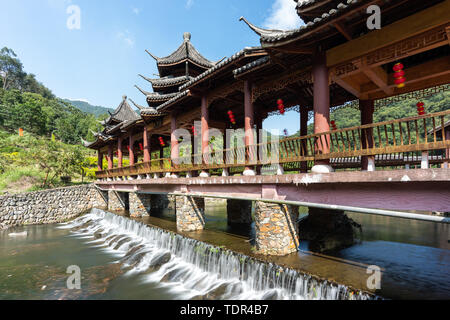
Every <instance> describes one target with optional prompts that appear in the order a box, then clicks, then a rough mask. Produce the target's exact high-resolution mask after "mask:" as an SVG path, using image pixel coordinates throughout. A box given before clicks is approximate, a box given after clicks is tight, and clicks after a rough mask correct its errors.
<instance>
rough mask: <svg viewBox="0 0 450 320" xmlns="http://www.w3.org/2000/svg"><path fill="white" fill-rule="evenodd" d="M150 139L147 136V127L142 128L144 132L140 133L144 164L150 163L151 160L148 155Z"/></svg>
mask: <svg viewBox="0 0 450 320" xmlns="http://www.w3.org/2000/svg"><path fill="white" fill-rule="evenodd" d="M150 138H151V136H149V134H148V130H147V127H144V131H143V133H142V140H143V144H144V146H143V147H144V162H150V160H151V155H150V147H151V146H150Z"/></svg>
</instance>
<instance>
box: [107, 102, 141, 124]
mask: <svg viewBox="0 0 450 320" xmlns="http://www.w3.org/2000/svg"><path fill="white" fill-rule="evenodd" d="M138 119H140V116H139V115H138V114H137V113H136V112H135V111H134V110H133V109H132V108H131V107H130V105H129V104H128V103H127V97H126V96H123V99H122V102H121V103H120V105H119V106H118V107H117V109H116V110H115V111H114V112H112V113H110V117H109V118H108V119H107V120H106V121H105V125H106V124H109V123H111V121H112V120H115V121H117V122H123V121H126V120H138Z"/></svg>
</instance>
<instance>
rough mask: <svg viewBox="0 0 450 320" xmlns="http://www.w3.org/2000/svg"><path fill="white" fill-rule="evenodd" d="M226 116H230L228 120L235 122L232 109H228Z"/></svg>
mask: <svg viewBox="0 0 450 320" xmlns="http://www.w3.org/2000/svg"><path fill="white" fill-rule="evenodd" d="M228 117H229V118H230V122H231V123H232V124H236V119H234V114H233V111H231V110H228Z"/></svg>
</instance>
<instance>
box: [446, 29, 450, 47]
mask: <svg viewBox="0 0 450 320" xmlns="http://www.w3.org/2000/svg"><path fill="white" fill-rule="evenodd" d="M445 32H446V33H447V41H448V44H449V45H450V26H447V27H446V28H445Z"/></svg>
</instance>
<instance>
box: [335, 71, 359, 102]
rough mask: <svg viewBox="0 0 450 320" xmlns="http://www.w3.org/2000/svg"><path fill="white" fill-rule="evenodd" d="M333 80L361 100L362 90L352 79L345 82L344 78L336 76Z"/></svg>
mask: <svg viewBox="0 0 450 320" xmlns="http://www.w3.org/2000/svg"><path fill="white" fill-rule="evenodd" d="M331 79H332V80H333V81H334V82H336V83H337V84H338V85H340V86H341V87H342V88H343V89H345V90H347V91H348V92H350V93H351V94H352V95H354V96H355V97H357V98H361V89H360V88H359V86H358V85H357V84H355V83H352V81H351V80H350V79H348V78H347V79H345V80H344V79H343V78H339V77H337V76H336V75H334V74H333V75H331Z"/></svg>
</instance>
